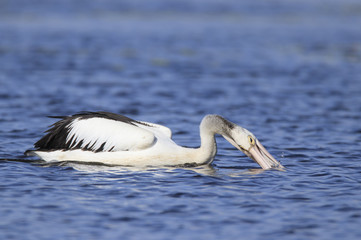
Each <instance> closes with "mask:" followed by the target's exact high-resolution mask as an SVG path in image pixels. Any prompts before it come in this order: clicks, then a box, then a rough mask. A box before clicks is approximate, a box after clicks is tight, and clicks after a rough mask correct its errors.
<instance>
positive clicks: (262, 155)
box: [245, 140, 284, 169]
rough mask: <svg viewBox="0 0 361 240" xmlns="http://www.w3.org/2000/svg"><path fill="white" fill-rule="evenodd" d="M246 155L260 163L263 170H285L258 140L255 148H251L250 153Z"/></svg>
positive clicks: (246, 152) (247, 152)
mask: <svg viewBox="0 0 361 240" xmlns="http://www.w3.org/2000/svg"><path fill="white" fill-rule="evenodd" d="M245 154H246V155H248V156H249V157H250V158H252V159H253V160H254V161H255V162H256V163H258V164H259V165H260V166H261V167H262V168H263V169H271V168H277V169H283V168H284V167H283V166H282V165H281V163H280V162H279V161H277V160H276V159H275V158H274V157H273V156H272V155H271V154H270V153H269V152H268V151H267V150H266V148H265V147H264V146H263V145H262V144H261V143H260V142H259V141H258V140H256V143H255V145H254V146H253V147H251V148H250V149H249V150H248V151H245Z"/></svg>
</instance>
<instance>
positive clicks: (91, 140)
mask: <svg viewBox="0 0 361 240" xmlns="http://www.w3.org/2000/svg"><path fill="white" fill-rule="evenodd" d="M105 114H107V115H105ZM141 126H144V127H145V123H141V122H137V121H135V120H132V119H129V118H126V117H123V116H121V115H109V114H108V113H84V114H77V115H73V116H70V117H64V118H63V119H62V120H60V121H58V122H56V123H55V124H53V125H52V128H50V129H49V130H48V131H47V132H48V134H46V135H45V136H44V137H43V138H41V139H40V140H39V141H38V142H36V143H35V147H36V148H37V150H73V149H82V150H89V151H94V152H107V151H112V152H114V151H137V150H142V149H146V148H149V147H150V146H152V145H153V144H154V143H155V142H156V136H155V134H154V133H153V132H152V131H150V130H148V129H145V128H142V127H141ZM151 127H152V126H151V125H147V126H146V128H151Z"/></svg>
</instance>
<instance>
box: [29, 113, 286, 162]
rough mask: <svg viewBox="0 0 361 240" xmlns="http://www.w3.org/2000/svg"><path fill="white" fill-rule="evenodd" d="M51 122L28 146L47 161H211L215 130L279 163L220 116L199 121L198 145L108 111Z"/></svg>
mask: <svg viewBox="0 0 361 240" xmlns="http://www.w3.org/2000/svg"><path fill="white" fill-rule="evenodd" d="M61 118H62V120H60V121H58V122H56V123H55V124H53V125H52V128H50V129H49V130H48V131H47V132H48V134H47V135H45V136H44V137H43V138H41V139H40V140H39V141H38V142H36V143H35V148H37V149H36V150H31V151H27V152H26V153H27V154H29V155H36V156H38V157H40V158H41V159H43V160H45V161H79V162H97V163H103V164H109V165H122V166H177V165H187V164H192V165H203V164H210V163H211V162H212V161H213V159H214V157H215V155H216V152H217V147H216V141H215V137H214V135H215V134H221V135H222V136H223V137H224V138H226V139H227V140H228V141H229V142H230V143H231V144H232V145H234V146H235V147H236V148H238V149H239V150H241V151H243V152H244V153H245V154H246V155H248V156H249V157H251V158H252V159H254V160H255V161H256V162H257V163H258V164H259V165H260V166H261V167H262V168H263V169H269V168H282V165H281V164H280V163H279V162H278V161H277V160H275V159H274V158H273V157H272V156H271V154H269V153H268V152H267V150H266V149H265V148H264V147H263V146H262V145H261V144H260V143H259V141H258V140H257V139H256V138H255V136H254V135H253V134H252V133H250V132H249V131H248V130H246V129H244V128H242V127H240V126H238V125H236V124H234V123H232V122H230V121H228V120H226V119H224V118H223V117H221V116H219V115H207V116H205V117H204V118H203V120H202V122H201V125H200V136H201V146H200V147H199V148H186V147H182V146H179V145H177V144H176V143H175V142H174V141H173V140H172V139H171V137H172V133H171V130H170V129H169V128H167V127H164V126H161V125H158V124H154V123H147V122H141V121H136V120H133V119H130V118H127V117H125V116H122V115H117V114H113V113H107V112H86V113H80V114H75V115H72V116H68V117H61Z"/></svg>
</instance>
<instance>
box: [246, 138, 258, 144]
mask: <svg viewBox="0 0 361 240" xmlns="http://www.w3.org/2000/svg"><path fill="white" fill-rule="evenodd" d="M248 141H249V143H250V144H251V145H254V144H255V143H256V141H255V140H254V138H253V137H251V136H248Z"/></svg>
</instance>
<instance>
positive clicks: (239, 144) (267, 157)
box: [223, 124, 284, 169]
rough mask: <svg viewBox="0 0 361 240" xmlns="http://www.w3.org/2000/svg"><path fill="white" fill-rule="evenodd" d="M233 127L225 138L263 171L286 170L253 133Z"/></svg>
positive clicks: (236, 126)
mask: <svg viewBox="0 0 361 240" xmlns="http://www.w3.org/2000/svg"><path fill="white" fill-rule="evenodd" d="M232 127H233V128H230V130H229V131H228V134H225V135H223V137H224V138H225V139H226V140H227V141H228V142H230V143H231V144H232V145H233V146H235V147H236V148H237V149H238V150H240V151H242V152H243V153H244V154H246V155H247V156H248V157H250V158H251V159H253V160H254V161H255V162H256V163H258V164H259V165H260V166H261V167H262V168H263V169H270V168H278V169H280V168H284V167H283V166H282V165H281V163H280V162H278V161H277V160H276V159H275V158H274V157H273V156H272V155H271V154H270V153H269V152H268V151H267V150H266V148H265V147H264V146H263V145H262V144H261V143H260V142H259V141H258V139H257V138H256V136H255V135H254V134H253V133H251V132H250V131H248V130H247V129H245V128H242V127H240V126H238V125H236V124H234V125H233V126H232Z"/></svg>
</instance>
